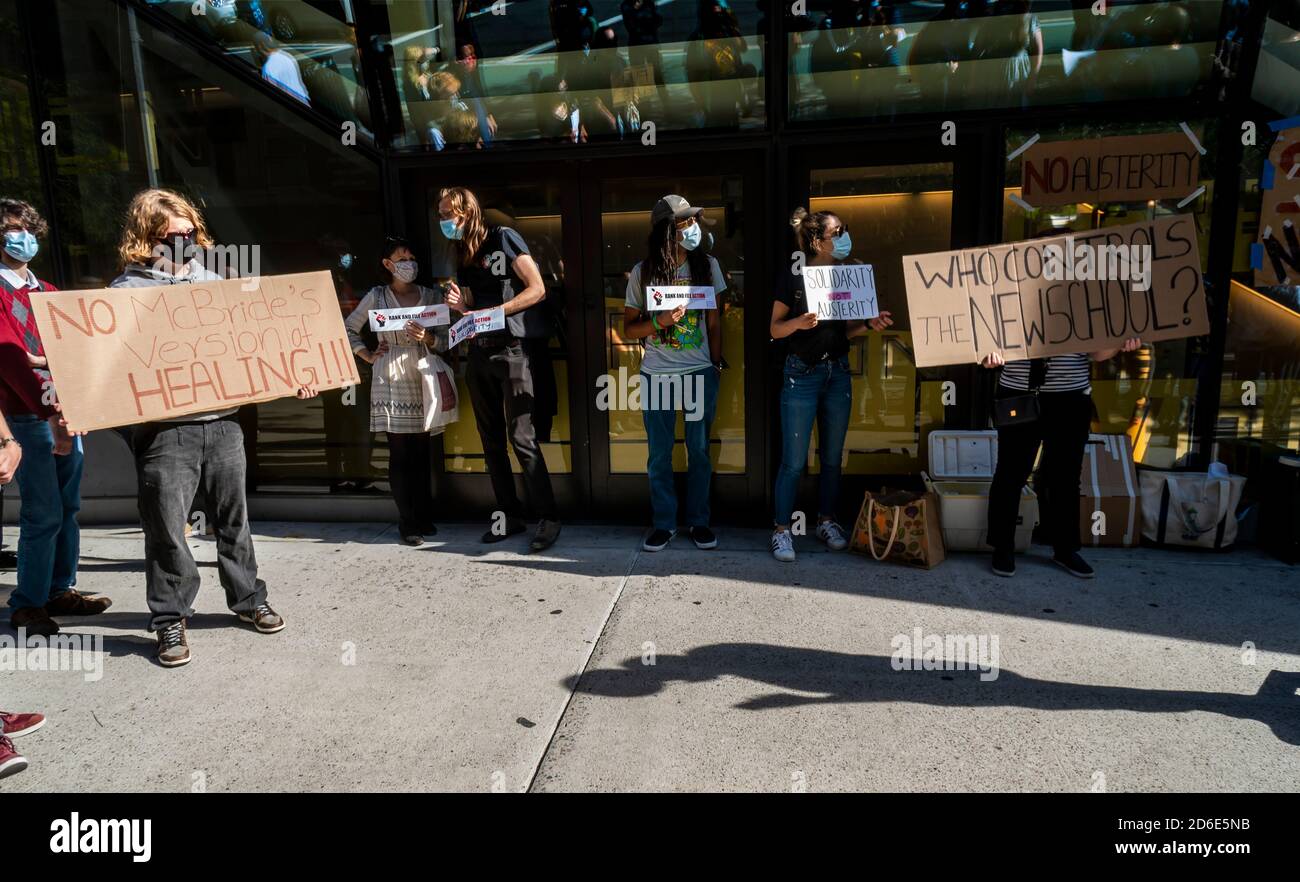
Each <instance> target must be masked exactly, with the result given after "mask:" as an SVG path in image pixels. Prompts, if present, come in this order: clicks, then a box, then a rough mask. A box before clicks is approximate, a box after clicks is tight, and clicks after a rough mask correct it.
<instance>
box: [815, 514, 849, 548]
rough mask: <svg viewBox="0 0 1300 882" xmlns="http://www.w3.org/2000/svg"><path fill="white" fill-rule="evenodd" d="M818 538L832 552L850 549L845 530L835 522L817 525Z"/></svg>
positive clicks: (823, 522) (824, 522)
mask: <svg viewBox="0 0 1300 882" xmlns="http://www.w3.org/2000/svg"><path fill="white" fill-rule="evenodd" d="M817 538H818V539H820V540H822V541H823V542H825V543H826V547H827V548H829V549H830V550H831V551H843V550H844V549H846V548H848V547H849V540H848V539H846V538H845V537H844V528H843V527H841V526H840V525H839V524H837V523H835V522H834V521H822V522H821V523H819V524H818V525H817Z"/></svg>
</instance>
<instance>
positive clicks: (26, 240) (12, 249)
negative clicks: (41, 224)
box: [5, 230, 40, 263]
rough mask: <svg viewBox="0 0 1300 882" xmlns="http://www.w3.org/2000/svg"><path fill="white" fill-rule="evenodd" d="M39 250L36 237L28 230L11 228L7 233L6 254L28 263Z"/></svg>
mask: <svg viewBox="0 0 1300 882" xmlns="http://www.w3.org/2000/svg"><path fill="white" fill-rule="evenodd" d="M39 250H40V245H39V244H38V243H37V241H36V237H35V236H33V235H32V234H31V233H30V232H28V231H27V230H10V231H9V232H7V233H5V254H8V255H9V256H10V257H12V258H13V259H14V260H18V261H22V262H23V263H28V262H29V261H30V260H31V259H32V258H33V257H35V256H36V252H37V251H39Z"/></svg>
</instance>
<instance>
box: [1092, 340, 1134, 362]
mask: <svg viewBox="0 0 1300 882" xmlns="http://www.w3.org/2000/svg"><path fill="white" fill-rule="evenodd" d="M1141 348H1142V338H1141V337H1129V338H1128V339H1127V340H1125V341H1124V345H1123V346H1121V347H1120V348H1118V349H1103V350H1101V351H1100V352H1094V353H1092V360H1093V361H1107V360H1109V359H1112V358H1114V357H1115V356H1116V355H1119V354H1120V353H1121V352H1133V351H1134V350H1136V349H1141Z"/></svg>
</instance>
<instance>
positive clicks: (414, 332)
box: [405, 322, 429, 343]
mask: <svg viewBox="0 0 1300 882" xmlns="http://www.w3.org/2000/svg"><path fill="white" fill-rule="evenodd" d="M405 330H406V339H408V340H410V341H411V342H412V343H424V342H425V341H426V340H427V339H428V337H429V330H428V328H426V327H424V325H422V324H420V323H419V322H407V323H406V328H405Z"/></svg>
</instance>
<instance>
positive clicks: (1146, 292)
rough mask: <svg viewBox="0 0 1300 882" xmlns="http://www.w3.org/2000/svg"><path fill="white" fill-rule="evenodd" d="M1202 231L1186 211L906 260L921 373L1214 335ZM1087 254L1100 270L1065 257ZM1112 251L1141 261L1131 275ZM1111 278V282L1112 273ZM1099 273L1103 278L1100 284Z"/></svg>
mask: <svg viewBox="0 0 1300 882" xmlns="http://www.w3.org/2000/svg"><path fill="white" fill-rule="evenodd" d="M1196 243H1197V240H1196V225H1195V223H1194V222H1193V220H1192V218H1191V217H1190V216H1187V215H1175V216H1172V217H1162V218H1157V219H1155V220H1150V221H1142V222H1140V223H1136V224H1126V225H1124V226H1116V227H1106V228H1104V229H1100V230H1093V231H1091V232H1082V233H1080V232H1075V233H1071V234H1070V236H1069V238H1068V239H1067V238H1066V237H1064V236H1057V237H1052V238H1044V239H1033V240H1030V241H1027V242H1015V243H1011V244H1007V245H991V246H988V247H984V248H966V249H962V250H961V251H942V252H938V253H935V254H917V255H911V256H908V257H904V258H903V278H904V280H905V282H906V285H907V305H908V311H909V315H910V320H911V326H912V344H913V347H914V350H915V355H916V364H917V366H918V367H932V366H934V365H944V364H963V363H967V362H977V361H979V360H980V359H982V358H983V357H984V356H986V355H988V354H989V353H990V352H993V351H998V352H1001V353H1002V354H1003V356H1004V357H1005V358H1006V359H1007V360H1008V361H1010V360H1013V359H1021V358H1038V357H1041V356H1047V355H1061V354H1064V353H1068V352H1095V351H1097V350H1101V349H1114V348H1116V347H1119V346H1121V345H1122V344H1123V342H1124V341H1125V340H1126V339H1128V338H1129V337H1141V338H1142V340H1143V342H1147V343H1152V342H1155V341H1158V340H1175V339H1178V338H1181V337H1195V336H1199V335H1201V334H1207V333H1209V330H1210V322H1209V317H1208V315H1207V313H1206V309H1205V288H1204V286H1203V284H1202V281H1201V258H1200V254H1199V251H1198V249H1197V244H1196ZM1080 249H1084V250H1091V251H1092V252H1093V254H1094V255H1095V257H1094V259H1093V260H1092V261H1091V263H1092V266H1093V267H1094V268H1095V267H1098V266H1109V267H1112V268H1118V269H1119V271H1118V272H1113V273H1099V272H1095V271H1092V272H1087V273H1079V272H1074V271H1068V272H1067V271H1063V270H1071V269H1077V268H1078V266H1077V264H1076V265H1075V266H1074V267H1070V266H1064V267H1063V266H1062V263H1061V261H1060V259H1059V258H1060V256H1061V255H1064V254H1066V253H1067V250H1068V252H1069V253H1074V254H1076V255H1077V254H1078V253H1079V252H1080ZM1110 252H1119V253H1127V254H1141V255H1143V256H1144V257H1143V260H1142V262H1143V263H1145V266H1144V267H1143V270H1144V271H1143V272H1142V273H1140V274H1138V273H1133V272H1131V269H1132V266H1131V265H1126V262H1125V261H1122V260H1112V259H1108V258H1107V254H1109V253H1110ZM1107 275H1109V276H1110V277H1109V278H1106V277H1105V276H1107ZM1099 276H1101V277H1100V278H1099Z"/></svg>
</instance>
